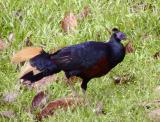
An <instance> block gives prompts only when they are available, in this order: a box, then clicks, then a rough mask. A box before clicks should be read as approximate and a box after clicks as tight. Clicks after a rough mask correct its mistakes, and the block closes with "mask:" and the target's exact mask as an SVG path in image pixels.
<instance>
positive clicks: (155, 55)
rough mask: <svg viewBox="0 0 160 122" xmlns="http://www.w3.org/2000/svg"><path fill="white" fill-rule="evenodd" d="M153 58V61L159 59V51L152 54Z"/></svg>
mask: <svg viewBox="0 0 160 122" xmlns="http://www.w3.org/2000/svg"><path fill="white" fill-rule="evenodd" d="M154 58H155V59H160V51H159V52H156V53H155V54H154Z"/></svg>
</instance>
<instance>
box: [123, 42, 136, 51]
mask: <svg viewBox="0 0 160 122" xmlns="http://www.w3.org/2000/svg"><path fill="white" fill-rule="evenodd" d="M134 51H135V49H134V47H133V44H132V42H131V41H129V42H128V43H127V44H126V46H125V52H126V54H127V53H132V52H134Z"/></svg>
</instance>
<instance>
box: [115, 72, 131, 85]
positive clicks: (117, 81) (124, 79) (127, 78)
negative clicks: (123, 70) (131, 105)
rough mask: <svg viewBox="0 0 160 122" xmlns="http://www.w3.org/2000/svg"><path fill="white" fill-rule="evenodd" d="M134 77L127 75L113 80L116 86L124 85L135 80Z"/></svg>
mask: <svg viewBox="0 0 160 122" xmlns="http://www.w3.org/2000/svg"><path fill="white" fill-rule="evenodd" d="M133 78H134V76H132V75H130V74H125V75H123V76H114V77H113V80H114V83H115V84H124V83H127V82H130V81H131V80H133Z"/></svg>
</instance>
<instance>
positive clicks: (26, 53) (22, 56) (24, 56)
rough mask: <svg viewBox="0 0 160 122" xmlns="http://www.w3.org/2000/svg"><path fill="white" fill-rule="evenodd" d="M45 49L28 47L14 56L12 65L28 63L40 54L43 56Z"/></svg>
mask: <svg viewBox="0 0 160 122" xmlns="http://www.w3.org/2000/svg"><path fill="white" fill-rule="evenodd" d="M42 52H43V49H42V48H40V47H26V48H24V49H22V50H21V51H19V52H17V53H16V54H15V55H13V56H12V58H11V62H12V63H20V62H23V61H27V60H29V59H31V58H33V57H35V56H36V55H38V54H41V53H42Z"/></svg>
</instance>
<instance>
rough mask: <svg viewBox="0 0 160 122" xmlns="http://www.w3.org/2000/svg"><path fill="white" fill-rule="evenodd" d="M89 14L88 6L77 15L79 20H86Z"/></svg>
mask: <svg viewBox="0 0 160 122" xmlns="http://www.w3.org/2000/svg"><path fill="white" fill-rule="evenodd" d="M90 13H91V9H90V8H89V6H85V7H84V8H83V10H82V11H81V12H80V14H79V15H78V17H79V19H81V20H82V19H84V18H86V17H87V16H88V15H89V14H90Z"/></svg>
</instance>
